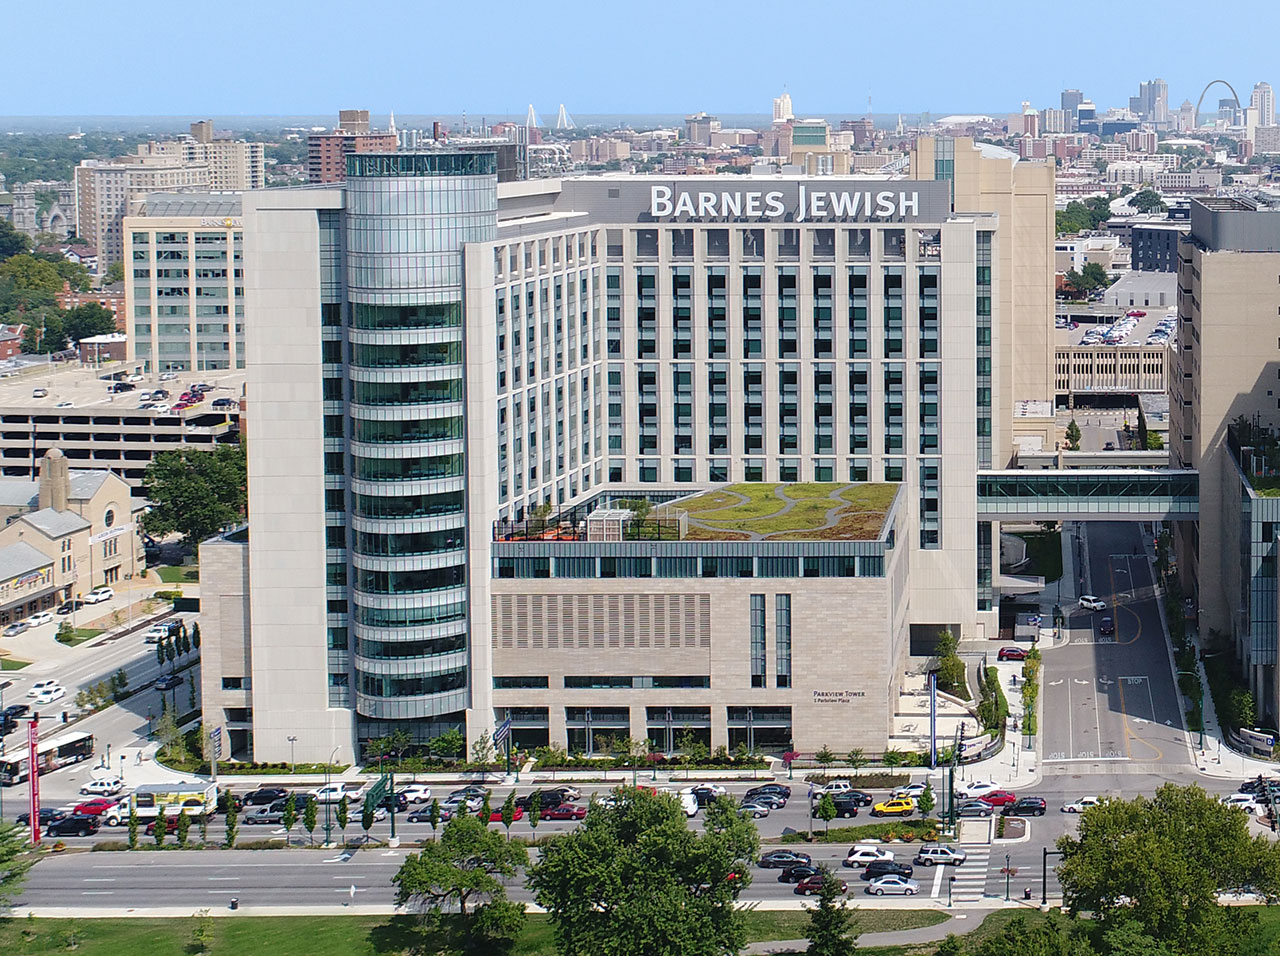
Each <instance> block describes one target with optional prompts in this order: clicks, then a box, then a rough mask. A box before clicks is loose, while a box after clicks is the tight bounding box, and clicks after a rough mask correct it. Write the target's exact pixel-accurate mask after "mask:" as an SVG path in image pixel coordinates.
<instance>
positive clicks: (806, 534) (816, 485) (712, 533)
mask: <svg viewBox="0 0 1280 956" xmlns="http://www.w3.org/2000/svg"><path fill="white" fill-rule="evenodd" d="M896 493H897V486H896V485H882V484H863V485H848V484H845V483H842V482H805V483H795V484H776V483H770V482H744V483H741V484H736V485H730V486H728V487H726V488H722V489H718V490H716V491H712V492H708V493H706V494H703V495H696V496H694V497H693V498H690V499H689V500H688V501H684V502H681V503H680V504H679V505H678V507H681V508H684V509H685V510H687V511H688V512H689V514H690V516H691V517H692V519H693V521H691V523H690V528H689V534H688V537H690V538H693V539H694V540H714V539H715V537H716V533H717V532H724V533H725V535H726V537H729V539H730V540H732V539H733V537H737V535H736V534H735V532H736V533H741V532H752V533H754V534H759V535H777V540H791V539H811V538H824V539H851V538H872V537H875V536H876V535H877V534H878V533H879V531H880V527H881V525H882V524H883V522H884V515H885V511H886V509H887V508H888V507H889V505H890V504H891V503H892V502H893V497H894V495H895V494H896ZM833 494H835V495H836V497H834V498H833V497H832V495H833ZM738 495H740V496H741V498H739V497H737V496H738ZM742 499H746V500H742ZM788 501H791V502H794V504H791V505H789V506H788V504H787V502H788ZM784 509H786V511H785V513H783V511H784ZM828 515H831V516H833V517H836V518H838V519H839V520H838V522H837V523H836V524H835V525H833V526H832V527H831V528H829V529H826V530H823V531H817V530H814V529H817V528H821V527H822V526H823V525H824V524H826V523H827V521H828V520H829V518H828ZM699 525H701V526H702V527H699Z"/></svg>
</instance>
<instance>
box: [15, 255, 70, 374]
mask: <svg viewBox="0 0 1280 956" xmlns="http://www.w3.org/2000/svg"><path fill="white" fill-rule="evenodd" d="M11 261H12V260H11ZM18 321H20V322H22V323H23V324H24V325H26V330H25V331H24V332H23V333H22V343H21V344H20V345H19V348H20V349H21V350H22V351H23V352H25V353H27V354H28V355H48V354H49V353H51V352H61V351H62V350H63V349H65V348H66V347H67V336H66V334H65V333H64V332H63V329H62V314H61V312H60V311H59V310H58V309H57V308H56V307H54V306H40V307H38V308H35V309H32V310H31V311H29V312H26V313H23V314H22V315H21V316H20V317H19V319H18Z"/></svg>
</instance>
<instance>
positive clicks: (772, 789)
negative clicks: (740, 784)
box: [746, 783, 791, 800]
mask: <svg viewBox="0 0 1280 956" xmlns="http://www.w3.org/2000/svg"><path fill="white" fill-rule="evenodd" d="M761 793H776V794H777V795H778V796H780V797H782V799H783V800H790V799H791V788H790V787H788V786H787V785H786V784H784V783H766V784H764V785H763V786H760V787H752V788H751V789H750V790H748V791H747V792H746V797H747V799H751V798H752V797H754V796H756V795H757V794H761Z"/></svg>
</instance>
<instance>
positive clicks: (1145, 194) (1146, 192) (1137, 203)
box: [1129, 189, 1169, 212]
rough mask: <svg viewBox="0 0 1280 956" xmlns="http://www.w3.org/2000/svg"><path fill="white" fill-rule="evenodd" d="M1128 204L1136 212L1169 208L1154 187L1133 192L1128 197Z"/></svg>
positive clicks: (1162, 210)
mask: <svg viewBox="0 0 1280 956" xmlns="http://www.w3.org/2000/svg"><path fill="white" fill-rule="evenodd" d="M1129 205H1130V206H1132V207H1133V208H1134V209H1136V210H1138V212H1165V211H1166V210H1167V209H1168V208H1169V207H1168V206H1166V205H1165V204H1164V201H1163V200H1162V199H1161V198H1160V194H1159V193H1158V192H1156V191H1155V190H1154V189H1143V190H1141V191H1140V192H1136V193H1134V194H1133V195H1132V196H1130V197H1129Z"/></svg>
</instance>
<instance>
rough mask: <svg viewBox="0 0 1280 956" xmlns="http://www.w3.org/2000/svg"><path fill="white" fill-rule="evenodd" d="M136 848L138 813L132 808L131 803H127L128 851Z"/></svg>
mask: <svg viewBox="0 0 1280 956" xmlns="http://www.w3.org/2000/svg"><path fill="white" fill-rule="evenodd" d="M137 848H138V811H137V810H136V809H135V808H134V806H133V801H132V800H130V801H129V849H130V850H136V849H137Z"/></svg>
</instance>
